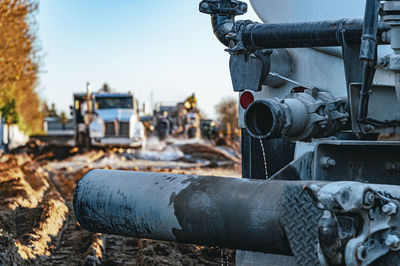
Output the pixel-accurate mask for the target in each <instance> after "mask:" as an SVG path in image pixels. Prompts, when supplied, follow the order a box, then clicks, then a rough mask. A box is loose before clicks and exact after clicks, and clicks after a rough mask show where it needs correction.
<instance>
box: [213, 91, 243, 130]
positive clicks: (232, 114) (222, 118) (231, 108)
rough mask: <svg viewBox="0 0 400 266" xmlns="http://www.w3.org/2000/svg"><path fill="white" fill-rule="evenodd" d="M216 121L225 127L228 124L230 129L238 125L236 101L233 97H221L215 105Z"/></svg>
mask: <svg viewBox="0 0 400 266" xmlns="http://www.w3.org/2000/svg"><path fill="white" fill-rule="evenodd" d="M215 111H216V112H217V115H218V121H219V122H220V123H221V124H222V125H224V126H225V127H226V126H227V125H228V124H229V125H230V127H231V128H232V129H234V128H237V127H238V120H237V117H238V103H237V101H236V99H234V98H222V100H221V101H220V102H219V103H218V104H217V106H216V107H215Z"/></svg>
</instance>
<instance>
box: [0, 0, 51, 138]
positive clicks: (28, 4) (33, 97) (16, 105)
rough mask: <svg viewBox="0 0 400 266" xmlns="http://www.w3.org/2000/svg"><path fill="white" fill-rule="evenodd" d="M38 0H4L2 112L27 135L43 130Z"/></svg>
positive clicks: (0, 11) (0, 3)
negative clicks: (37, 18) (39, 84)
mask: <svg viewBox="0 0 400 266" xmlns="http://www.w3.org/2000/svg"><path fill="white" fill-rule="evenodd" d="M37 11H38V3H37V2H36V1H35V0H0V114H1V115H2V117H3V119H5V122H6V123H7V124H18V126H19V128H20V129H21V130H23V131H24V132H25V133H26V134H31V133H35V132H39V131H41V129H42V121H43V116H44V113H43V112H42V103H41V101H40V98H39V96H38V93H37V91H36V87H37V83H38V74H39V66H40V48H39V45H38V42H37V28H36V21H35V15H36V13H37Z"/></svg>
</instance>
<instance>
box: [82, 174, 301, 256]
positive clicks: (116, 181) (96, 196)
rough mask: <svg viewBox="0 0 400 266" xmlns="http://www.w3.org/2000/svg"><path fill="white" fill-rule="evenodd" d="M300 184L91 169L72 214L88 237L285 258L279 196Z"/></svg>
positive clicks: (280, 198)
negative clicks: (136, 239)
mask: <svg viewBox="0 0 400 266" xmlns="http://www.w3.org/2000/svg"><path fill="white" fill-rule="evenodd" d="M305 183H306V182H300V181H299V182H297V181H292V182H288V181H261V180H258V181H256V180H247V179H238V178H225V177H212V176H192V175H177V174H169V173H162V174H155V173H142V172H128V171H114V170H93V171H91V172H89V173H88V174H86V175H85V176H84V177H83V178H82V179H81V180H80V181H79V183H78V185H77V188H76V190H75V193H74V210H75V214H76V217H77V219H78V221H79V223H80V224H81V225H82V226H83V227H84V228H85V229H87V230H89V231H92V232H101V233H107V234H118V235H124V236H133V237H141V238H150V239H158V240H167V241H174V242H182V243H192V244H199V245H209V246H218V247H227V248H234V249H242V250H251V251H259V252H269V253H276V254H286V255H289V254H291V249H290V247H289V243H288V242H287V239H286V234H285V231H284V229H283V225H282V220H281V219H282V215H283V214H282V213H283V210H282V209H283V208H282V197H283V195H284V193H285V191H286V189H288V188H289V186H300V187H303V185H304V184H305Z"/></svg>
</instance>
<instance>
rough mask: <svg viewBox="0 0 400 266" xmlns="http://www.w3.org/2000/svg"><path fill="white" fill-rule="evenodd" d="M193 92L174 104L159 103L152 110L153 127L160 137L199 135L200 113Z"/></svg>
mask: <svg viewBox="0 0 400 266" xmlns="http://www.w3.org/2000/svg"><path fill="white" fill-rule="evenodd" d="M196 104H197V98H196V97H195V95H194V94H192V95H191V96H189V97H188V98H186V99H185V101H184V102H180V103H178V104H176V105H160V106H159V107H158V108H157V110H155V111H154V128H155V131H156V133H157V136H158V137H159V138H160V139H165V138H166V137H168V136H171V135H173V136H179V135H180V136H185V137H186V138H199V137H200V114H199V112H198V110H197V109H196Z"/></svg>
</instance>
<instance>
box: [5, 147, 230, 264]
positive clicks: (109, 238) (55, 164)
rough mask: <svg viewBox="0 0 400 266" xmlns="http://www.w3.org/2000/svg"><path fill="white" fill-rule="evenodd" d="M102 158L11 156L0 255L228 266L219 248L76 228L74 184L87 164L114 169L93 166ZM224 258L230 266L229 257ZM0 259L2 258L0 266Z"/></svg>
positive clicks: (32, 260) (45, 260)
mask: <svg viewBox="0 0 400 266" xmlns="http://www.w3.org/2000/svg"><path fill="white" fill-rule="evenodd" d="M119 153H120V151H118V154H119ZM104 156H105V157H110V158H112V156H114V157H115V152H113V151H107V152H105V151H99V152H97V151H96V152H94V151H91V152H88V153H83V154H82V153H81V154H76V155H74V156H70V157H68V158H66V159H60V160H58V161H54V160H46V159H45V158H42V157H40V162H38V161H36V160H35V159H32V158H33V157H31V159H29V157H28V159H27V160H26V161H24V160H22V159H26V158H25V157H24V156H22V157H23V158H22V157H21V158H19V157H17V156H15V158H14V159H13V160H17V159H18V158H19V159H21V162H16V163H15V164H16V165H15V166H13V167H14V168H13V169H14V170H13V171H14V172H15V174H10V173H9V174H8V176H6V177H4V178H3V179H1V175H0V184H1V183H2V182H3V184H7V186H8V187H9V188H11V190H10V191H11V192H12V193H9V192H10V191H9V190H7V191H6V192H7V193H9V194H6V193H2V195H0V202H4V203H6V202H7V204H8V205H7V206H6V205H5V204H3V207H4V208H5V210H4V213H1V212H0V253H1V248H2V246H4V247H6V248H7V250H6V253H4V255H5V254H11V255H10V256H9V257H11V256H14V255H15V256H16V257H18V256H19V254H21V256H22V255H23V253H24V252H25V257H24V256H22V257H21V256H20V257H18V263H17V265H221V264H224V265H228V263H226V264H225V263H222V260H221V255H220V254H221V249H216V248H208V247H199V246H195V245H184V244H176V243H168V242H162V241H153V240H146V239H136V238H132V237H123V236H116V235H107V234H99V233H91V232H88V231H86V230H84V229H83V228H82V227H80V226H79V223H78V222H77V220H76V217H75V213H74V211H73V206H72V196H73V191H74V189H75V184H76V183H77V181H78V180H79V179H80V177H82V176H83V175H84V174H85V173H86V172H87V171H89V170H90V168H91V167H93V166H91V165H94V166H96V167H100V168H108V169H111V168H113V167H111V166H109V164H110V163H109V162H107V160H105V162H104V163H102V164H101V165H100V163H98V162H96V160H98V159H99V158H100V157H104ZM118 158H119V157H118ZM19 159H18V160H19ZM106 159H107V158H106ZM1 163H2V162H0V172H1V171H4V173H7V172H9V169H8V168H9V165H7V164H4V165H1ZM126 165H127V166H128V165H130V163H129V164H126ZM131 166H132V165H131ZM114 167H117V168H118V166H114ZM132 168H133V169H135V168H134V167H133V166H132ZM126 170H128V169H126ZM146 170H149V171H151V170H152V171H171V169H169V170H168V169H163V168H154V169H153V168H149V169H147V168H146ZM174 171H175V170H174ZM176 171H177V172H179V173H189V172H188V171H196V170H195V169H192V170H188V169H186V170H178V169H177V170H176ZM190 173H192V172H190ZM0 174H1V173H0ZM17 175H18V176H17ZM18 178H19V179H18ZM0 191H1V188H0ZM13 191H15V192H13ZM13 193H14V194H15V193H17V194H18V195H19V196H18V197H14V196H13V195H14V194H13ZM2 196H4V197H2ZM8 206H11V207H8ZM12 206H14V207H12ZM11 208H14V209H11ZM2 230H4V233H2ZM18 245H19V246H18ZM37 248H39V249H40V252H39V251H38V250H37ZM223 251H224V252H225V251H226V250H223ZM7 252H8V253H7ZM228 253H229V254H230V255H229V257H230V261H231V262H230V263H229V265H232V264H233V263H234V252H233V251H228ZM5 256H6V255H5ZM7 256H8V255H7ZM26 256H28V258H26ZM1 259H2V254H0V265H1V264H2V263H1ZM11 261H16V259H12V260H11ZM6 265H8V264H7V263H6Z"/></svg>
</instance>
